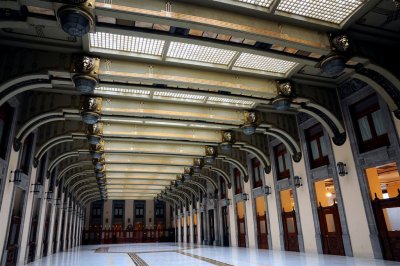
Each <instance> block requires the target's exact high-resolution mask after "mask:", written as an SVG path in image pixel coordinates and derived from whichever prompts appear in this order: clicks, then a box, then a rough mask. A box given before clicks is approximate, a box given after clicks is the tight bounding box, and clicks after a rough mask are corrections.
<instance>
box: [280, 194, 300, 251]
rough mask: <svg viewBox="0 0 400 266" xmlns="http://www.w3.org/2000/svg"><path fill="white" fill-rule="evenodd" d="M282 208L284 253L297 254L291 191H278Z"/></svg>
mask: <svg viewBox="0 0 400 266" xmlns="http://www.w3.org/2000/svg"><path fill="white" fill-rule="evenodd" d="M280 196H281V206H282V225H283V233H284V242H285V250H286V251H297V252H299V251H300V249H299V239H298V231H297V221H296V211H295V208H294V199H293V190H292V189H287V190H282V191H280Z"/></svg>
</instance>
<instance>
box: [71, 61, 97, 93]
mask: <svg viewBox="0 0 400 266" xmlns="http://www.w3.org/2000/svg"><path fill="white" fill-rule="evenodd" d="M99 68H100V58H98V57H91V56H88V55H75V56H74V57H73V59H72V63H71V67H70V71H71V75H72V81H73V82H74V85H75V88H76V89H77V90H78V91H79V92H80V93H81V94H83V95H92V94H93V93H94V90H95V89H96V87H97V86H98V84H99V80H98V73H99Z"/></svg>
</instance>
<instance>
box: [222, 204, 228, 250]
mask: <svg viewBox="0 0 400 266" xmlns="http://www.w3.org/2000/svg"><path fill="white" fill-rule="evenodd" d="M222 234H223V241H224V243H223V245H224V247H229V219H228V207H227V206H224V207H222Z"/></svg>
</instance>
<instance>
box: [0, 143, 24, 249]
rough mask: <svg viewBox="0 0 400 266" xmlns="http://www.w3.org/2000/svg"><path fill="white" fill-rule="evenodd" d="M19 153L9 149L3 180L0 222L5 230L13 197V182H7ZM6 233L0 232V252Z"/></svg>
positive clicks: (3, 246) (4, 242) (16, 162)
mask: <svg viewBox="0 0 400 266" xmlns="http://www.w3.org/2000/svg"><path fill="white" fill-rule="evenodd" d="M18 157H19V152H16V151H14V149H13V148H11V152H10V159H9V162H8V167H7V177H6V178H5V184H4V192H3V200H2V202H1V209H0V221H3V222H5V223H6V224H5V228H6V229H7V223H8V221H9V220H10V213H11V212H12V207H13V206H12V203H13V196H14V182H8V180H10V179H11V178H12V175H13V174H12V173H11V171H12V172H14V171H15V170H16V169H17V166H18ZM7 233H8V230H4V229H3V230H0V252H3V251H4V250H5V245H6V244H7Z"/></svg>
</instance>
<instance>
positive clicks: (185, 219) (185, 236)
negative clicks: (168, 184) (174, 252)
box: [183, 206, 188, 243]
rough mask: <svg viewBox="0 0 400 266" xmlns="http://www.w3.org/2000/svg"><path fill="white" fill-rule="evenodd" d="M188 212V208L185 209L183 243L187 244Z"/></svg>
mask: <svg viewBox="0 0 400 266" xmlns="http://www.w3.org/2000/svg"><path fill="white" fill-rule="evenodd" d="M187 210H188V206H185V207H183V242H184V243H186V242H187V233H188V232H187V218H186V216H187Z"/></svg>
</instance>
